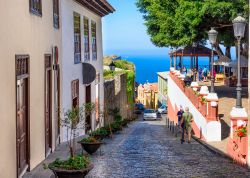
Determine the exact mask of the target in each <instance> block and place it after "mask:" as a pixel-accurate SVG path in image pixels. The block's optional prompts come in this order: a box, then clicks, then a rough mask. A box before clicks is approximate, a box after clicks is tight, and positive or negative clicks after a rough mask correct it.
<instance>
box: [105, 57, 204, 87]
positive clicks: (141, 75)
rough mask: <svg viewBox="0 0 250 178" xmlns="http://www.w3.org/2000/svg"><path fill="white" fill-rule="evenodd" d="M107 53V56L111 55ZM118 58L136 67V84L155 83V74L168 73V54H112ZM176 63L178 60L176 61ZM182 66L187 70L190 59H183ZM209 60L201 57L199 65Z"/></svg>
mask: <svg viewBox="0 0 250 178" xmlns="http://www.w3.org/2000/svg"><path fill="white" fill-rule="evenodd" d="M111 54H112V53H109V54H107V55H111ZM113 54H116V55H118V56H121V59H124V60H127V61H130V62H132V63H134V64H135V67H136V82H138V83H141V84H144V83H146V82H147V81H148V82H150V83H156V82H157V80H158V79H157V78H158V76H157V73H158V72H164V71H169V69H170V57H169V55H168V53H167V52H166V54H153V53H152V54H150V53H147V54H145V53H143V54H138V53H134V54H133V53H128V54H124V53H123V54H121V53H120V54H117V53H113ZM177 61H178V60H177ZM183 64H184V66H186V67H187V68H188V66H189V65H190V57H185V58H184V60H183ZM208 64H209V59H208V58H204V57H201V58H199V65H202V66H208Z"/></svg>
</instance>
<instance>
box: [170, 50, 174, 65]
mask: <svg viewBox="0 0 250 178" xmlns="http://www.w3.org/2000/svg"><path fill="white" fill-rule="evenodd" d="M170 55H171V56H170V57H171V58H170V67H173V47H171V48H170Z"/></svg>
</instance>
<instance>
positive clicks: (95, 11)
mask: <svg viewBox="0 0 250 178" xmlns="http://www.w3.org/2000/svg"><path fill="white" fill-rule="evenodd" d="M75 1H77V2H78V3H80V4H81V5H83V6H84V7H86V8H88V9H89V10H91V11H92V12H94V13H95V14H97V15H99V16H101V17H103V16H104V15H105V14H103V13H102V12H100V11H99V10H98V9H97V8H96V7H93V6H92V5H91V4H89V3H88V2H87V1H86V0H75Z"/></svg>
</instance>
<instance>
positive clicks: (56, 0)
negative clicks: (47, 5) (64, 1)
mask: <svg viewBox="0 0 250 178" xmlns="http://www.w3.org/2000/svg"><path fill="white" fill-rule="evenodd" d="M59 1H60V0H53V25H54V28H56V29H59V28H60V9H59V3H60V2H59Z"/></svg>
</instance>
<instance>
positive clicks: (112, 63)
mask: <svg viewBox="0 0 250 178" xmlns="http://www.w3.org/2000/svg"><path fill="white" fill-rule="evenodd" d="M109 69H110V70H111V71H115V63H114V62H113V61H112V62H111V63H110V64H109Z"/></svg>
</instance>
